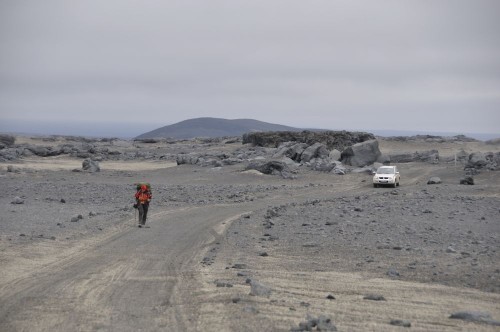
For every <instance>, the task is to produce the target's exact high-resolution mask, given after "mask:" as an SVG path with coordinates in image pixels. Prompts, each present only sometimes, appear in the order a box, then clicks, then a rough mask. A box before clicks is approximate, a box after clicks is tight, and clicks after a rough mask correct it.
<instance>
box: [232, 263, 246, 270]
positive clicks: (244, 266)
mask: <svg viewBox="0 0 500 332" xmlns="http://www.w3.org/2000/svg"><path fill="white" fill-rule="evenodd" d="M232 268H233V269H237V270H243V269H246V268H247V265H246V264H242V263H236V264H233V266H232Z"/></svg>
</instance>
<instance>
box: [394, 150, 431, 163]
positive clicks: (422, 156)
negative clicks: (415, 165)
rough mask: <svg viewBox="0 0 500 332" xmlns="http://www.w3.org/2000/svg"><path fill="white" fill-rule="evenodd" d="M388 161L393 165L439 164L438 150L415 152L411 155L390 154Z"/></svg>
mask: <svg viewBox="0 0 500 332" xmlns="http://www.w3.org/2000/svg"><path fill="white" fill-rule="evenodd" d="M388 157H389V159H390V161H391V162H393V163H411V162H428V163H431V164H437V163H439V152H438V150H429V151H415V152H413V153H409V152H407V153H396V154H390V155H389V156H388Z"/></svg>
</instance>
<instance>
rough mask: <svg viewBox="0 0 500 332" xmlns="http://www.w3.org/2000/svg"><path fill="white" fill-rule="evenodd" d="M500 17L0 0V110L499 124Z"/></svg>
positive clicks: (454, 128) (334, 123)
mask: <svg viewBox="0 0 500 332" xmlns="http://www.w3.org/2000/svg"><path fill="white" fill-rule="evenodd" d="M499 14H500V3H499V2H498V1H494V0H492V1H486V0H480V1H439V2H437V1H426V0H423V1H405V2H402V1H380V2H379V1H377V2H374V1H316V2H304V1H289V0H288V1H237V2H236V1H210V2H204V1H166V2H162V1H140V2H139V1H133V0H120V1H109V0H108V1H97V0H90V1H80V2H68V1H63V0H61V1H55V0H49V1H43V2H41V1H34V0H33V1H22V2H21V1H14V0H12V1H3V2H2V3H1V4H0V43H1V45H2V52H1V53H0V119H1V118H3V119H4V120H5V121H6V120H9V123H11V124H14V123H16V121H17V122H22V121H26V120H27V119H30V120H36V119H40V121H48V122H50V121H54V120H57V121H63V122H64V121H67V122H71V121H77V122H78V121H80V122H86V121H94V120H98V121H101V122H103V123H110V124H112V123H114V122H115V121H116V120H118V119H119V120H120V121H121V122H124V123H126V122H128V123H134V122H140V123H142V124H148V123H149V124H151V129H153V128H155V127H158V126H162V125H165V124H169V123H174V122H177V121H181V120H184V119H187V118H191V117H198V116H214V117H226V118H255V119H259V120H263V121H269V122H277V123H282V124H287V125H293V126H303V127H323V128H324V127H328V128H332V129H343V128H346V129H393V128H397V129H401V130H423V131H426V130H427V131H450V132H492V133H500V130H499V125H498V124H499V123H500V112H498V111H497V110H500V61H499V60H498V59H500V39H499V38H498V37H497V31H500V20H499V19H498V18H499ZM90 119H92V120H90ZM0 130H5V129H4V128H0Z"/></svg>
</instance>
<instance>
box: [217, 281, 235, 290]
mask: <svg viewBox="0 0 500 332" xmlns="http://www.w3.org/2000/svg"><path fill="white" fill-rule="evenodd" d="M215 285H216V286H217V287H227V288H231V287H233V284H230V283H228V282H222V281H217V282H216V283H215Z"/></svg>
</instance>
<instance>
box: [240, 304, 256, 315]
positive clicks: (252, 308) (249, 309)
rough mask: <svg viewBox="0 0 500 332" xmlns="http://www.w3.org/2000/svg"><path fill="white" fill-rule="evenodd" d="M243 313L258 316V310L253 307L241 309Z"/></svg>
mask: <svg viewBox="0 0 500 332" xmlns="http://www.w3.org/2000/svg"><path fill="white" fill-rule="evenodd" d="M243 312H246V313H249V314H258V313H259V310H257V308H255V307H254V306H251V305H248V306H245V307H244V308H243Z"/></svg>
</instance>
